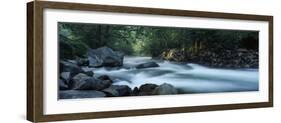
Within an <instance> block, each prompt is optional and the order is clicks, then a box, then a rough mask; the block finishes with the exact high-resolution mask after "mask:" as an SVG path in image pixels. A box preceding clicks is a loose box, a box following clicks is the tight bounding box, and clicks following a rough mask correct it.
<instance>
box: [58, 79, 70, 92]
mask: <svg viewBox="0 0 281 123" xmlns="http://www.w3.org/2000/svg"><path fill="white" fill-rule="evenodd" d="M67 89H68V86H67V84H66V83H65V82H64V81H63V80H61V79H59V90H67Z"/></svg>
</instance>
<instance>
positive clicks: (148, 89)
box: [138, 84, 158, 96]
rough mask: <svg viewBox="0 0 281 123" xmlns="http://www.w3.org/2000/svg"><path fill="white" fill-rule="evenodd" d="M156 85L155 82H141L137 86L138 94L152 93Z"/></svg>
mask: <svg viewBox="0 0 281 123" xmlns="http://www.w3.org/2000/svg"><path fill="white" fill-rule="evenodd" d="M156 87H158V85H156V84H143V85H141V86H140V87H139V90H138V95H140V96H143V95H153V91H154V89H155V88H156Z"/></svg>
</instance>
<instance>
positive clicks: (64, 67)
mask: <svg viewBox="0 0 281 123" xmlns="http://www.w3.org/2000/svg"><path fill="white" fill-rule="evenodd" d="M59 65H60V73H61V72H70V75H71V76H74V75H76V74H78V73H82V72H84V71H83V70H82V68H80V67H79V66H78V65H76V64H74V63H71V62H67V61H63V60H61V61H60V64H59Z"/></svg>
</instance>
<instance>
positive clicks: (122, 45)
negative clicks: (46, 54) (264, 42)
mask: <svg viewBox="0 0 281 123" xmlns="http://www.w3.org/2000/svg"><path fill="white" fill-rule="evenodd" d="M58 44H59V75H60V77H59V80H58V84H59V90H60V91H59V99H73V98H96V97H120V96H148V95H170V94H189V93H211V92H240V91H257V90H258V89H259V86H258V85H259V84H258V82H259V80H258V79H259V77H258V75H259V74H258V68H259V32H258V31H249V30H223V29H203V28H183V27H157V26H140V25H113V24H89V23H69V22H67V23H66V22H59V23H58Z"/></svg>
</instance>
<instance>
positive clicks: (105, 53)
mask: <svg viewBox="0 0 281 123" xmlns="http://www.w3.org/2000/svg"><path fill="white" fill-rule="evenodd" d="M88 59H89V66H90V67H102V66H108V67H116V66H122V65H123V59H124V54H122V53H120V52H115V51H113V50H112V49H110V48H108V47H101V48H98V49H90V50H89V51H88Z"/></svg>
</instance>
